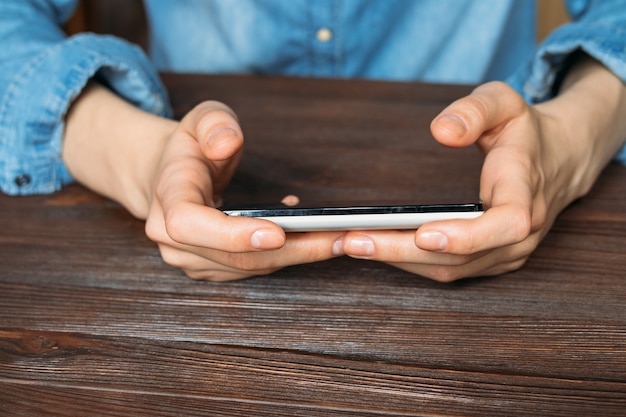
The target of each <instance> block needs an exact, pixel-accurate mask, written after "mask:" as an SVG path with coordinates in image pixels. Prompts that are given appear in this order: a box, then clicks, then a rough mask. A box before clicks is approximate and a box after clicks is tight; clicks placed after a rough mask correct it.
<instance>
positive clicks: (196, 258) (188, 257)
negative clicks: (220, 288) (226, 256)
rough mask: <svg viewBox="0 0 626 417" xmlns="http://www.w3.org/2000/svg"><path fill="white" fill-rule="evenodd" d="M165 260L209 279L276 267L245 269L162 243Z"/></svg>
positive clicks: (233, 277) (267, 271)
mask: <svg viewBox="0 0 626 417" xmlns="http://www.w3.org/2000/svg"><path fill="white" fill-rule="evenodd" d="M159 248H160V250H161V257H162V258H163V260H164V261H165V262H166V263H167V264H169V265H171V266H173V267H176V268H179V269H182V270H183V271H184V272H185V274H187V276H188V277H190V278H192V279H197V280H207V281H233V280H237V279H243V278H248V277H251V276H256V275H267V274H270V273H272V272H274V271H276V269H277V268H274V269H256V270H249V271H243V270H239V269H235V268H231V267H228V266H226V265H222V264H219V263H217V262H213V261H211V260H209V259H206V258H204V257H202V256H200V255H196V254H194V253H191V252H189V251H187V250H180V249H178V248H175V247H171V246H167V245H160V247H159Z"/></svg>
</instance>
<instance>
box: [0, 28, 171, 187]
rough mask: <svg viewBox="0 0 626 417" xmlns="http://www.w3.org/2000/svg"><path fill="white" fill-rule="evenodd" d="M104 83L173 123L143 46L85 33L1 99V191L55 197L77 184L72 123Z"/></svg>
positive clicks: (35, 64) (24, 71)
mask: <svg viewBox="0 0 626 417" xmlns="http://www.w3.org/2000/svg"><path fill="white" fill-rule="evenodd" d="M91 78H96V79H97V80H98V81H99V82H101V83H103V84H105V85H107V86H108V87H109V88H111V89H112V90H114V91H115V92H116V93H117V94H119V95H120V96H122V97H123V98H125V99H126V100H128V101H129V102H131V103H133V104H134V105H136V106H137V107H139V108H141V109H143V110H145V111H148V112H151V113H154V114H157V115H160V116H166V117H167V116H171V114H172V112H171V109H170V107H169V104H168V97H167V93H166V91H165V88H164V87H163V85H162V84H161V82H160V80H159V77H158V74H157V72H156V70H155V69H154V67H153V65H152V64H151V63H150V61H149V60H148V59H147V57H146V56H145V54H144V53H143V51H141V49H140V48H138V47H137V46H134V45H132V44H130V43H127V42H125V41H123V40H121V39H118V38H114V37H111V36H102V35H95V34H79V35H76V36H73V37H71V38H67V39H65V40H64V41H62V42H60V43H56V44H54V45H52V46H50V47H48V48H46V49H45V50H44V51H42V52H41V53H40V54H38V55H37V56H35V57H33V58H31V59H29V60H28V62H26V63H25V65H24V66H23V67H22V68H21V70H20V71H18V73H17V74H16V75H15V76H14V77H13V79H12V81H11V83H10V85H9V86H8V87H7V88H6V90H5V94H4V96H3V97H0V155H2V160H0V188H1V189H2V191H3V192H5V193H7V194H12V195H26V194H41V193H50V192H53V191H56V190H58V189H60V188H61V187H62V186H63V185H64V184H68V183H71V182H72V181H73V178H72V176H71V175H70V173H69V172H68V170H67V168H66V167H65V164H64V163H63V160H62V141H63V131H64V118H65V115H66V113H67V110H68V108H69V106H70V104H71V102H72V101H73V100H74V99H75V98H76V97H77V96H78V95H79V94H80V92H81V91H82V89H83V88H84V87H85V85H86V84H87V82H88V81H89V80H90V79H91Z"/></svg>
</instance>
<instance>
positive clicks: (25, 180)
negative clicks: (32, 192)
mask: <svg viewBox="0 0 626 417" xmlns="http://www.w3.org/2000/svg"><path fill="white" fill-rule="evenodd" d="M13 182H15V185H17V186H18V187H20V188H22V187H26V186H27V185H29V184H30V182H31V179H30V175H28V174H20V175H18V176H17V177H15V179H14V180H13Z"/></svg>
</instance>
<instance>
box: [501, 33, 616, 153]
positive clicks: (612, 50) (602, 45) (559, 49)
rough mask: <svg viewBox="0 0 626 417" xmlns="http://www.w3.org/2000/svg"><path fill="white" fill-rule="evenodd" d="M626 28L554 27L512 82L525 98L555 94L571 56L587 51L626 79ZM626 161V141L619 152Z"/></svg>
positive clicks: (531, 100)
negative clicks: (625, 52)
mask: <svg viewBox="0 0 626 417" xmlns="http://www.w3.org/2000/svg"><path fill="white" fill-rule="evenodd" d="M625 50H626V31H624V29H623V28H622V27H621V26H620V25H610V24H605V23H596V24H590V23H589V22H576V23H570V24H567V25H564V26H562V27H560V28H559V29H557V30H556V31H554V32H553V33H552V34H551V35H550V36H549V37H548V38H547V39H546V40H545V41H544V42H543V43H542V44H541V45H540V46H539V48H538V50H537V52H536V54H535V57H534V59H533V60H532V61H531V62H530V63H529V64H528V65H527V66H526V67H525V68H522V69H521V70H520V71H518V72H517V73H516V74H515V75H514V76H513V77H512V78H511V79H510V80H509V83H510V84H511V85H512V86H513V88H515V89H516V90H517V91H518V92H519V93H520V94H521V95H522V96H523V97H524V99H525V100H526V101H527V102H528V103H530V104H535V103H539V102H542V101H545V100H548V99H550V98H552V97H553V96H554V94H555V91H556V87H557V86H558V85H557V84H558V81H559V77H560V76H561V75H562V74H563V72H564V71H566V70H567V65H568V64H569V60H568V58H569V57H570V56H571V55H572V54H573V53H575V52H578V51H583V52H585V53H586V54H588V55H589V56H591V57H593V58H594V59H596V60H598V61H599V62H601V63H602V64H604V65H605V66H606V67H607V68H608V69H609V70H610V71H612V72H613V73H614V74H615V75H616V76H617V77H619V78H620V79H622V81H625V82H626V55H624V51H625ZM615 158H616V160H617V161H619V162H621V163H624V164H626V145H625V147H623V148H622V149H621V150H620V152H619V153H618V154H617V155H616V157H615Z"/></svg>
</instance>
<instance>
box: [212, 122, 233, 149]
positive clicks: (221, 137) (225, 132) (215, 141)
mask: <svg viewBox="0 0 626 417" xmlns="http://www.w3.org/2000/svg"><path fill="white" fill-rule="evenodd" d="M236 135H237V132H236V131H235V129H233V128H232V127H220V128H219V129H217V130H214V131H213V132H211V134H210V135H209V137H208V138H207V140H206V144H207V145H208V146H209V147H211V148H216V147H218V146H220V144H221V143H222V142H225V141H227V140H230V139H232V138H233V136H236Z"/></svg>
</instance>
